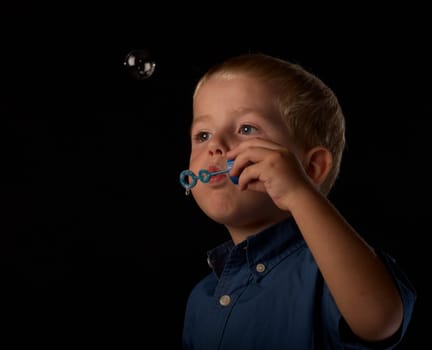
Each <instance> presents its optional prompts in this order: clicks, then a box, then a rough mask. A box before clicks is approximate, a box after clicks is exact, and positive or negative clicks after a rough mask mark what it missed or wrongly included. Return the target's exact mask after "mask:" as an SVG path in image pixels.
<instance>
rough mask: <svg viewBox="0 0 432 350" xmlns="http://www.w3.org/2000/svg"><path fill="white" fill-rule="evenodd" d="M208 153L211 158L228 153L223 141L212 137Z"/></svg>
mask: <svg viewBox="0 0 432 350" xmlns="http://www.w3.org/2000/svg"><path fill="white" fill-rule="evenodd" d="M208 146H209V153H210V154H211V155H212V156H215V155H219V156H223V155H225V154H226V152H228V148H227V146H226V145H225V144H224V143H223V141H222V140H221V139H219V138H217V137H212V138H211V140H210V141H209V143H208Z"/></svg>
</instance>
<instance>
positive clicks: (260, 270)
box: [255, 263, 266, 272]
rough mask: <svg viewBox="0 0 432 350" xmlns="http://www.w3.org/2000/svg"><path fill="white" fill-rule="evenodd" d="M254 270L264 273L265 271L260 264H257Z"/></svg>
mask: <svg viewBox="0 0 432 350" xmlns="http://www.w3.org/2000/svg"><path fill="white" fill-rule="evenodd" d="M255 268H256V270H257V271H258V272H264V270H265V269H266V267H265V265H264V264H261V263H259V264H257V266H256V267H255Z"/></svg>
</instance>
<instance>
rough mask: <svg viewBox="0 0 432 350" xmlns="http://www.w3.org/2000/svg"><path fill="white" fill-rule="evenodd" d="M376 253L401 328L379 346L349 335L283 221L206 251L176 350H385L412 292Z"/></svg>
mask: <svg viewBox="0 0 432 350" xmlns="http://www.w3.org/2000/svg"><path fill="white" fill-rule="evenodd" d="M380 254H381V256H382V258H383V259H384V261H385V263H386V264H387V266H388V267H389V269H390V271H391V272H392V274H393V276H394V278H395V280H396V282H397V284H398V286H399V288H400V291H401V296H402V299H403V303H404V308H405V309H404V310H405V312H404V320H403V325H402V327H401V329H400V330H399V332H398V333H397V334H396V335H395V337H393V338H392V339H391V340H390V341H387V342H386V343H385V344H384V343H382V344H373V346H372V344H365V343H362V342H360V341H359V340H358V339H356V338H355V337H354V335H353V334H351V333H350V332H349V329H348V327H347V326H346V324H345V323H344V322H343V320H342V318H341V314H340V312H339V310H338V308H337V306H336V305H335V302H334V300H333V298H332V296H331V294H330V292H329V290H328V288H327V286H326V284H325V283H324V281H323V278H322V276H321V274H320V272H319V270H318V268H317V265H316V263H315V261H314V259H313V257H312V255H311V252H310V251H309V249H308V247H307V245H306V243H305V241H304V240H303V237H302V235H301V233H300V232H299V230H298V227H297V225H296V223H295V221H294V220H293V219H288V220H286V221H284V222H282V223H279V224H277V225H274V226H273V227H270V228H268V229H266V230H264V231H263V232H261V233H259V234H257V235H254V236H251V237H249V238H248V239H247V240H246V241H244V242H242V243H240V244H239V245H237V246H234V245H233V243H232V242H231V241H229V242H226V243H224V244H222V245H220V246H218V247H216V248H215V249H213V250H211V251H209V252H208V263H209V265H210V267H211V268H212V270H213V271H212V272H211V273H210V274H209V275H208V276H206V277H205V278H204V279H203V280H202V281H200V282H199V283H198V284H197V285H196V286H195V288H194V289H193V290H192V291H191V294H190V296H189V299H188V302H187V306H186V313H185V320H184V329H183V349H184V350H186V349H187V350H192V349H193V350H216V349H224V350H229V349H235V350H239V349H241V350H246V349H247V350H252V349H257V350H279V349H298V350H306V349H321V350H324V349H391V348H392V347H394V346H395V345H397V344H398V343H399V342H400V340H401V339H402V337H403V335H404V334H405V331H406V328H407V326H408V323H409V321H410V318H411V313H412V309H413V307H414V301H415V297H416V294H415V290H414V289H413V287H412V285H411V284H410V282H409V281H408V280H407V278H406V277H405V275H404V274H403V273H402V271H400V270H399V269H398V267H397V265H396V264H395V261H394V260H393V259H392V258H391V257H390V256H388V255H386V254H384V253H380ZM353 273H355V272H353ZM342 324H343V325H345V327H341V325H342Z"/></svg>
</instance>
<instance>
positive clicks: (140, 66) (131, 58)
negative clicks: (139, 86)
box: [123, 49, 156, 80]
mask: <svg viewBox="0 0 432 350" xmlns="http://www.w3.org/2000/svg"><path fill="white" fill-rule="evenodd" d="M123 64H124V66H125V67H126V69H127V71H128V73H129V74H130V75H131V76H132V77H133V78H134V79H137V80H144V79H148V78H150V77H151V76H152V75H153V73H154V71H155V68H156V63H155V61H154V60H153V59H152V57H151V56H150V54H149V52H148V51H147V50H145V49H139V50H132V51H130V52H129V53H128V54H127V55H126V57H125V59H124V61H123Z"/></svg>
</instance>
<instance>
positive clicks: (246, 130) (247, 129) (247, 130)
mask: <svg viewBox="0 0 432 350" xmlns="http://www.w3.org/2000/svg"><path fill="white" fill-rule="evenodd" d="M256 131H257V128H256V127H254V126H252V125H247V124H245V125H242V126H241V127H240V130H239V133H240V134H243V135H250V134H253V133H254V132H256Z"/></svg>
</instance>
